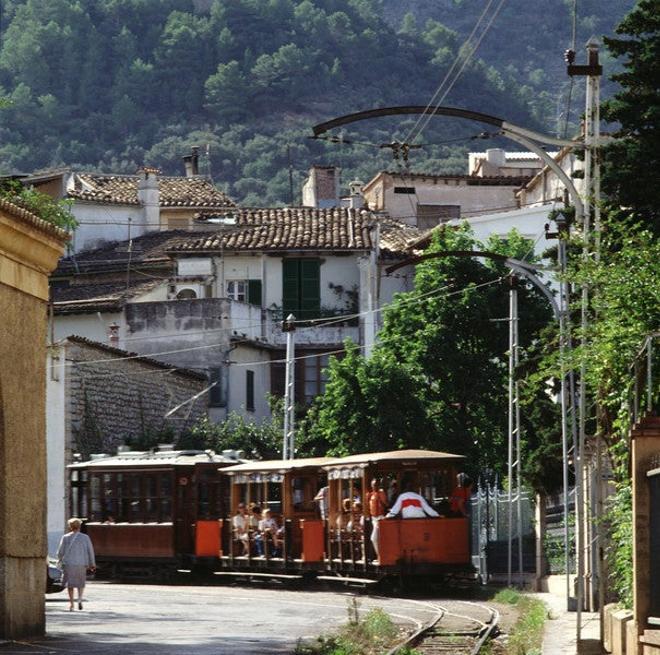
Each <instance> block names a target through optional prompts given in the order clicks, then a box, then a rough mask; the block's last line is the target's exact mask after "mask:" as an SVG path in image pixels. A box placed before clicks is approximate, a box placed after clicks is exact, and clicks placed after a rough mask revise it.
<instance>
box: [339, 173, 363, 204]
mask: <svg viewBox="0 0 660 655" xmlns="http://www.w3.org/2000/svg"><path fill="white" fill-rule="evenodd" d="M363 186H364V182H362V180H353V181H352V182H349V183H348V196H345V197H343V198H342V199H341V205H342V207H349V208H350V209H362V208H363V207H364V204H365V203H364V196H363V195H362V187H363Z"/></svg>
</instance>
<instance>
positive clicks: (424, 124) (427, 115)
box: [413, 0, 506, 139]
mask: <svg viewBox="0 0 660 655" xmlns="http://www.w3.org/2000/svg"><path fill="white" fill-rule="evenodd" d="M505 1H506V0H500V3H499V4H498V5H497V7H496V8H495V11H494V12H493V14H492V16H491V17H490V19H489V21H488V23H487V24H486V27H485V28H484V30H483V31H482V32H481V34H480V35H479V38H478V39H477V42H476V43H475V45H474V47H473V48H471V49H469V50H468V52H467V54H466V56H465V58H464V59H463V63H462V65H461V67H460V69H459V70H458V72H457V73H456V74H455V75H454V78H453V80H451V81H450V82H449V86H448V87H447V88H446V89H445V90H444V91H443V93H442V96H441V97H440V100H439V101H438V103H437V104H438V105H442V103H443V102H444V100H445V98H446V97H447V95H448V94H449V92H450V91H451V90H452V88H453V86H454V84H456V82H457V80H458V78H459V77H460V76H461V73H462V72H463V70H465V67H466V66H467V65H468V62H469V61H470V59H472V56H473V55H474V53H475V52H476V51H477V49H478V48H479V46H480V45H481V42H482V41H483V39H484V37H485V36H486V33H487V32H488V30H489V29H490V26H491V25H492V24H493V22H494V20H495V19H496V18H497V15H498V14H499V12H500V9H502V6H503V5H504V3H505ZM488 6H490V0H489V4H488ZM456 61H458V60H456ZM427 111H428V107H427ZM434 115H435V111H432V112H431V113H430V114H429V113H425V114H423V116H425V117H426V120H425V122H424V123H423V124H422V125H421V126H420V127H419V129H418V130H417V133H416V134H415V135H414V136H413V139H416V138H417V137H418V136H419V135H420V134H421V133H422V132H423V131H424V130H425V129H426V127H427V125H428V124H429V122H430V120H431V118H433V116H434Z"/></svg>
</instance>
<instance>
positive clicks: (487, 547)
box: [470, 482, 536, 583]
mask: <svg viewBox="0 0 660 655" xmlns="http://www.w3.org/2000/svg"><path fill="white" fill-rule="evenodd" d="M470 510H471V521H470V526H471V551H472V564H473V566H474V567H475V568H476V569H477V571H478V573H479V577H480V578H481V581H482V582H484V583H485V582H487V581H488V580H489V579H490V578H491V577H492V576H494V575H497V576H501V575H507V573H508V567H509V493H508V491H500V490H499V489H498V488H497V483H495V484H492V485H490V484H484V483H483V482H482V483H480V484H479V485H478V486H477V488H476V491H475V493H474V494H473V495H472V498H471V499H470ZM516 510H517V503H516V500H515V499H514V500H513V507H512V517H513V526H512V534H511V536H512V543H511V551H512V572H513V579H514V580H516V579H517V576H518V568H519V567H518V535H517V514H516ZM520 510H521V523H522V565H523V566H522V572H523V573H529V572H532V573H533V572H534V571H535V570H536V560H535V554H536V552H535V548H536V547H535V533H534V500H533V495H532V494H531V493H530V492H529V491H523V492H522V494H521V498H520Z"/></svg>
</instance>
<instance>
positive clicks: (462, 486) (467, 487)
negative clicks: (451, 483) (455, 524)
mask: <svg viewBox="0 0 660 655" xmlns="http://www.w3.org/2000/svg"><path fill="white" fill-rule="evenodd" d="M471 495H472V485H471V483H470V478H468V476H467V475H465V473H459V474H458V475H457V476H456V487H455V488H454V491H452V492H451V496H450V497H449V510H450V512H451V515H452V516H467V514H468V504H469V502H470V496H471Z"/></svg>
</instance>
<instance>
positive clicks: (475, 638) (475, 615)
mask: <svg viewBox="0 0 660 655" xmlns="http://www.w3.org/2000/svg"><path fill="white" fill-rule="evenodd" d="M428 605H429V607H432V608H433V609H435V610H437V614H436V615H435V616H434V617H433V619H432V620H430V621H429V622H427V623H426V624H425V625H424V626H422V627H421V628H419V629H418V630H417V631H416V632H414V633H413V634H412V635H411V636H410V637H409V638H408V639H407V640H406V641H405V642H404V643H402V644H399V645H398V646H397V647H396V648H393V649H392V650H390V652H389V653H388V654H387V655H397V653H400V652H401V651H403V650H404V648H405V647H406V646H408V647H411V646H412V647H414V648H415V649H416V650H417V651H418V652H419V653H421V654H422V655H478V653H479V652H480V650H481V648H482V647H483V645H484V644H485V643H486V642H487V641H488V639H489V638H490V637H491V636H494V634H495V633H496V630H497V624H498V621H499V612H498V611H497V610H496V609H494V608H492V607H489V606H487V605H483V604H481V603H472V602H469V601H443V602H442V605H439V604H431V603H428Z"/></svg>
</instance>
